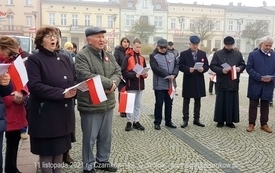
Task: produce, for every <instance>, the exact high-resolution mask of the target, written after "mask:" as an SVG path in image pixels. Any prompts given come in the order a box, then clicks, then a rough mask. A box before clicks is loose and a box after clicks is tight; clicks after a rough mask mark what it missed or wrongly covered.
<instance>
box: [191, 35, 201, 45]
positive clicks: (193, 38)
mask: <svg viewBox="0 0 275 173" xmlns="http://www.w3.org/2000/svg"><path fill="white" fill-rule="evenodd" d="M189 40H190V43H194V44H198V43H199V42H200V41H201V40H200V38H199V37H198V36H196V35H193V36H191V37H190V38H189Z"/></svg>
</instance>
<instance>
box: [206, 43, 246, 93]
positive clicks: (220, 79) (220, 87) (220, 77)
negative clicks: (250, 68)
mask: <svg viewBox="0 0 275 173" xmlns="http://www.w3.org/2000/svg"><path fill="white" fill-rule="evenodd" d="M223 63H227V64H229V65H230V66H231V67H232V66H234V65H236V67H239V68H240V72H239V73H237V79H235V80H231V73H230V71H229V72H228V73H227V74H224V73H223V72H222V71H223V67H222V66H221V65H222V64H223ZM245 67H246V65H245V61H244V59H243V56H242V54H241V52H239V51H236V50H233V49H232V50H231V51H228V50H227V49H225V48H223V49H222V50H219V51H217V52H215V53H214V55H213V59H212V61H211V64H210V69H211V70H212V71H213V72H215V73H216V77H217V79H216V90H217V91H238V90H239V83H240V74H241V73H242V72H243V71H244V70H245Z"/></svg>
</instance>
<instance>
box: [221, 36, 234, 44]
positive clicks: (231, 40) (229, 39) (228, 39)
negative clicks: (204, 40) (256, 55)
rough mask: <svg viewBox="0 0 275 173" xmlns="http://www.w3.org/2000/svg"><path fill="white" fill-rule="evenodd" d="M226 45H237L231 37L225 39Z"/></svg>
mask: <svg viewBox="0 0 275 173" xmlns="http://www.w3.org/2000/svg"><path fill="white" fill-rule="evenodd" d="M223 43H224V44H225V45H230V44H235V39H234V38H233V37H231V36H227V37H225V38H224V39H223Z"/></svg>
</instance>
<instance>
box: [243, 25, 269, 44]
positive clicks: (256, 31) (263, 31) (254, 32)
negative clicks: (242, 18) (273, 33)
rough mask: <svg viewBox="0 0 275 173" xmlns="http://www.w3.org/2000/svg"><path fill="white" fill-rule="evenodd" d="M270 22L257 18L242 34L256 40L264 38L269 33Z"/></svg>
mask: <svg viewBox="0 0 275 173" xmlns="http://www.w3.org/2000/svg"><path fill="white" fill-rule="evenodd" d="M268 27H269V23H268V22H267V21H265V20H256V21H255V22H253V23H248V24H247V25H246V26H245V29H244V30H243V31H242V34H241V36H242V37H243V38H248V39H251V40H252V41H253V43H254V42H255V40H257V39H259V38H262V37H264V36H266V35H268V34H269V32H268Z"/></svg>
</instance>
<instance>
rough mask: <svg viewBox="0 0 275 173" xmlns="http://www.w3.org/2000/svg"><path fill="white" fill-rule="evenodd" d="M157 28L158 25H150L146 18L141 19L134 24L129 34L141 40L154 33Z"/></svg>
mask: <svg viewBox="0 0 275 173" xmlns="http://www.w3.org/2000/svg"><path fill="white" fill-rule="evenodd" d="M155 30H156V27H155V26H154V25H150V24H149V23H148V21H146V20H142V19H139V20H137V21H136V22H135V24H134V25H133V26H132V28H131V29H130V31H129V34H130V35H133V36H135V37H138V38H139V39H141V40H145V39H147V38H148V37H149V36H151V35H153V34H154V32H155Z"/></svg>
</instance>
